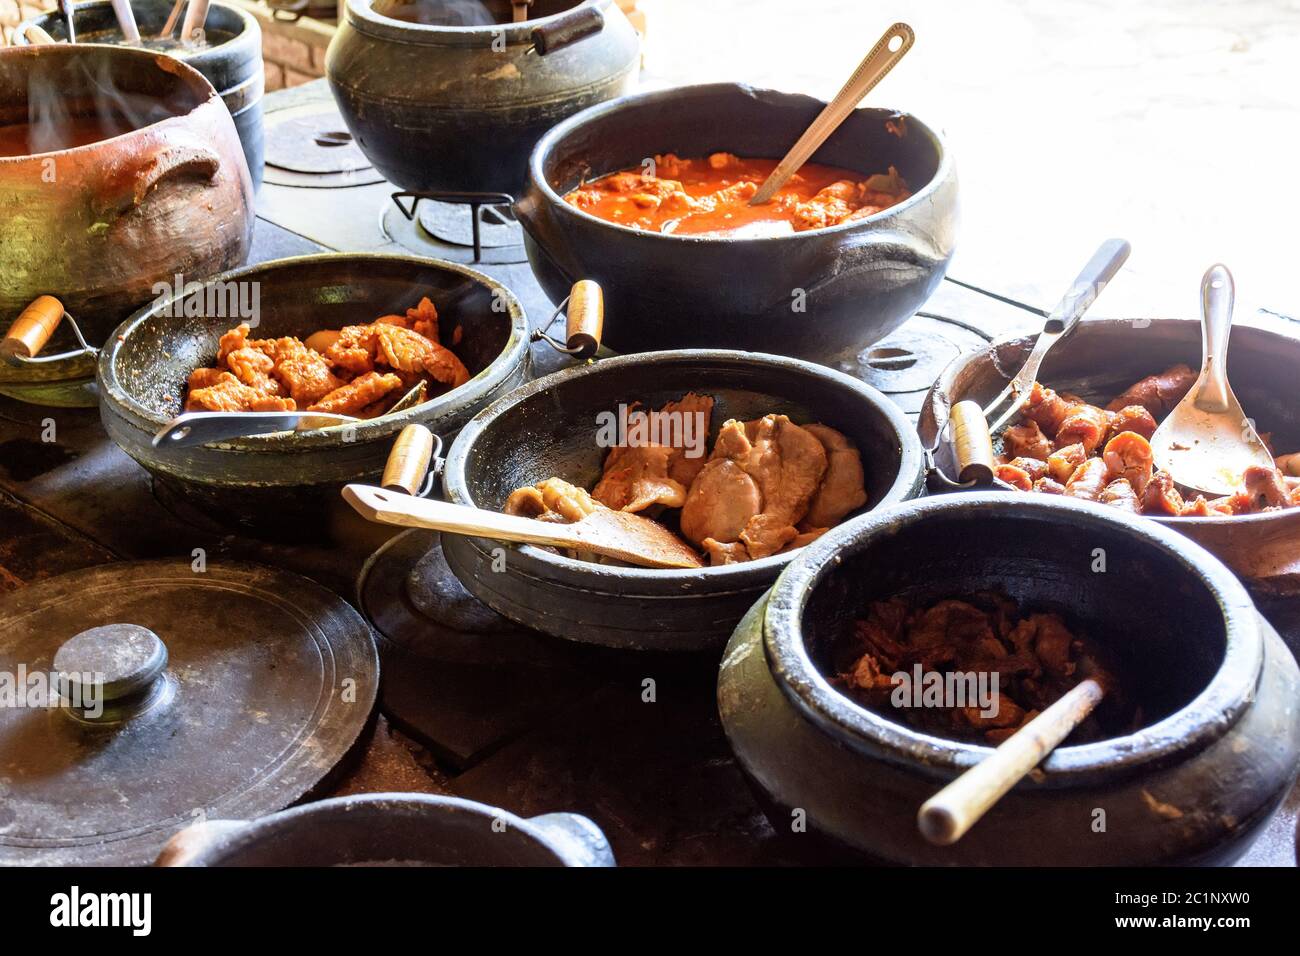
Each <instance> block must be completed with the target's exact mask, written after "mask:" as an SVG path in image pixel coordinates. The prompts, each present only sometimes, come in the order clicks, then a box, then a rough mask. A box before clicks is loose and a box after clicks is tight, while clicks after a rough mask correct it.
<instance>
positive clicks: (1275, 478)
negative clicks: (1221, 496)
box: [1241, 465, 1291, 511]
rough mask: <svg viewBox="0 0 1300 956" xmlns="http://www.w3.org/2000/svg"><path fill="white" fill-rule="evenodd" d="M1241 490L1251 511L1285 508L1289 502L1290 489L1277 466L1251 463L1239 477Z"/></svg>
mask: <svg viewBox="0 0 1300 956" xmlns="http://www.w3.org/2000/svg"><path fill="white" fill-rule="evenodd" d="M1241 492H1242V494H1243V495H1244V497H1245V498H1246V502H1245V503H1246V504H1247V505H1248V506H1249V509H1250V510H1252V511H1259V510H1262V509H1264V508H1286V507H1289V506H1290V504H1291V489H1290V488H1288V487H1287V483H1286V478H1285V476H1284V475H1283V474H1282V472H1281V471H1280V470H1279V469H1277V468H1264V467H1263V466H1261V465H1251V466H1250V467H1249V468H1247V469H1246V473H1245V474H1244V475H1242V477H1241Z"/></svg>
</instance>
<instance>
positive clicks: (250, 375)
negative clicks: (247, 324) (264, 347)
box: [226, 346, 285, 396]
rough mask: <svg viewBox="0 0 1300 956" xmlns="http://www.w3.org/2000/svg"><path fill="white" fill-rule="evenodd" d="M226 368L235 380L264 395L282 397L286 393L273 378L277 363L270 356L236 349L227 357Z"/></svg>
mask: <svg viewBox="0 0 1300 956" xmlns="http://www.w3.org/2000/svg"><path fill="white" fill-rule="evenodd" d="M226 367H227V368H229V369H230V371H231V372H233V373H234V376H235V378H237V379H239V380H240V381H241V382H243V383H244V384H245V385H247V386H248V387H249V388H252V389H255V390H256V391H259V392H261V393H262V394H263V395H276V396H280V395H283V394H284V393H285V389H284V388H283V387H281V385H280V383H279V382H278V381H277V380H276V379H274V378H272V377H271V372H272V371H273V370H274V369H275V363H274V362H273V361H271V358H270V356H268V355H265V354H263V353H262V352H260V351H258V350H257V349H255V348H249V347H248V346H245V347H244V348H242V349H235V351H233V352H231V353H230V354H229V355H227V356H226Z"/></svg>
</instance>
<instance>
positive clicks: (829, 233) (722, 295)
mask: <svg viewBox="0 0 1300 956" xmlns="http://www.w3.org/2000/svg"><path fill="white" fill-rule="evenodd" d="M824 106H825V104H824V103H822V102H819V101H817V100H815V99H812V98H811V97H807V96H796V95H793V94H789V93H778V92H775V91H773V90H759V89H754V88H752V87H749V86H744V85H740V84H736V83H716V84H710V85H707V86H688V87H682V88H678V89H670V90H659V91H655V92H651V93H640V94H636V95H634V96H628V97H624V98H623V99H620V100H617V101H615V102H613V103H606V104H603V105H601V106H596V107H592V108H591V109H588V110H585V111H583V112H582V113H580V114H578V115H577V116H574V117H572V118H571V119H568V120H566V121H565V122H563V123H561V124H559V125H558V126H556V127H555V128H554V129H552V130H551V131H550V132H549V133H547V134H546V135H545V136H544V137H542V139H541V141H540V142H538V144H537V148H536V149H535V150H533V155H532V158H531V160H530V161H529V180H528V188H527V192H526V194H525V195H524V197H523V199H522V200H521V201H520V202H519V203H518V205H517V206H516V209H515V212H516V215H517V216H518V218H519V220H520V222H521V223H522V225H523V226H524V229H525V243H526V246H527V250H528V259H529V262H530V263H531V264H532V267H533V271H534V272H535V273H536V275H537V278H538V281H539V282H540V283H541V285H542V288H543V289H545V290H546V292H547V294H548V295H550V296H551V297H552V299H555V298H558V296H559V295H561V294H563V293H562V290H563V289H565V288H567V287H568V285H569V284H570V283H571V282H572V281H573V279H574V278H577V277H589V278H592V279H595V280H596V281H597V282H599V283H600V284H601V285H602V286H603V287H604V289H605V297H606V300H607V302H608V305H609V309H610V312H611V314H613V315H617V316H618V317H619V319H620V321H619V323H618V326H617V328H611V329H610V331H609V334H608V336H607V338H608V341H609V346H610V348H612V349H614V350H615V351H620V352H632V351H644V350H648V349H664V348H694V347H727V348H729V347H741V348H746V349H753V350H755V351H763V352H772V353H776V354H780V355H797V356H800V357H803V358H814V359H817V360H819V361H822V362H824V363H825V364H832V361H833V360H834V358H836V357H837V356H839V355H840V354H842V353H844V352H846V351H848V350H852V351H853V353H854V354H855V355H856V353H857V352H858V351H860V350H861V349H862V347H863V346H865V345H867V344H869V343H871V342H874V341H876V340H877V339H880V338H883V337H884V336H885V335H887V334H888V333H889V332H891V331H893V330H894V329H895V328H897V327H898V326H899V325H901V324H902V323H903V322H905V321H906V320H907V319H908V318H909V317H911V315H912V314H913V313H914V312H915V311H916V309H917V308H918V307H919V306H920V305H921V303H922V302H924V301H925V300H926V299H927V298H928V297H929V296H930V294H931V293H932V292H933V291H934V288H935V286H936V285H937V284H938V283H939V281H940V280H941V279H942V278H943V274H944V272H945V270H946V269H947V266H948V260H949V259H950V258H951V256H952V253H953V247H954V243H955V239H956V222H957V178H956V172H955V170H954V167H953V163H952V160H951V158H950V157H949V156H948V152H947V147H946V146H945V144H944V142H943V140H942V139H941V138H940V137H939V135H938V134H937V133H935V132H934V131H932V130H931V129H930V128H929V127H927V126H926V125H925V124H924V123H922V122H921V121H920V120H918V119H917V118H916V117H914V116H910V115H907V114H901V113H896V112H894V111H892V110H884V109H859V110H857V111H855V112H854V113H853V115H852V116H850V117H849V118H848V119H847V120H845V122H844V123H843V125H841V126H840V128H839V129H838V130H837V131H836V132H835V134H834V135H833V136H831V138H830V139H829V140H828V141H827V142H826V144H825V145H824V146H822V148H821V149H819V150H818V151H817V153H815V154H814V155H813V157H812V159H813V161H814V162H820V163H829V164H832V165H836V166H844V167H848V168H850V169H857V170H861V171H863V172H864V173H870V172H882V171H884V169H885V168H886V167H888V166H890V165H891V164H892V165H894V166H896V167H898V169H899V171H900V172H901V173H902V174H903V176H904V177H905V178H906V180H907V182H908V183H909V184H910V185H911V186H912V188H913V189H914V190H915V193H914V194H913V195H912V196H911V198H909V199H907V200H905V201H904V202H901V203H899V204H898V205H896V206H893V207H891V208H889V209H886V210H884V211H882V212H880V213H878V214H877V215H875V216H870V217H868V218H866V219H862V220H860V221H856V222H848V223H844V224H842V225H839V226H833V227H831V228H829V229H818V230H813V231H809V232H802V233H795V234H794V235H789V236H777V237H771V238H763V239H722V238H710V237H704V236H678V235H672V234H663V233H655V232H645V231H641V230H636V229H629V228H626V227H624V226H619V225H615V224H614V223H610V222H606V221H604V220H602V219H597V218H596V217H595V216H592V215H590V214H588V213H586V212H583V211H582V210H580V209H575V208H574V207H572V206H570V205H569V204H568V203H566V202H564V200H563V198H562V196H563V194H564V193H566V192H568V191H569V190H570V189H572V188H573V187H575V186H577V185H578V184H579V183H580V182H582V181H583V180H584V179H592V178H594V177H597V176H601V175H603V174H605V173H609V172H613V171H615V170H619V169H626V168H628V167H630V166H637V165H639V164H640V163H641V162H642V160H643V159H644V158H645V157H648V156H654V155H656V154H659V153H666V152H674V153H677V154H678V155H681V156H700V155H704V154H708V153H712V152H717V151H719V150H725V151H728V152H732V153H736V154H738V155H741V156H747V157H770V158H779V157H780V156H782V155H783V154H784V153H785V152H786V150H787V149H788V148H789V147H790V145H791V144H793V143H794V141H795V140H796V139H798V137H799V135H800V134H801V133H802V132H803V130H804V129H805V128H806V127H807V126H808V124H809V123H810V122H811V121H812V120H813V118H814V117H815V116H816V115H817V114H818V112H820V110H821V109H822V108H823V107H824ZM894 131H901V135H899V134H898V133H896V132H894Z"/></svg>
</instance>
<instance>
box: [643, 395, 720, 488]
mask: <svg viewBox="0 0 1300 956" xmlns="http://www.w3.org/2000/svg"><path fill="white" fill-rule="evenodd" d="M712 416H713V396H711V395H699V394H697V393H695V392H687V393H686V394H685V395H683V396H682V397H681V398H680V399H679V400H677V401H675V402H665V403H664V405H663V407H662V408H660V409H659V410H658V411H655V412H651V413H650V417H651V419H652V432H651V433H652V434H654V435H658V436H659V441H660V442H661V443H663V444H667V445H669V446H671V448H672V453H671V454H670V455H669V456H668V477H669V478H671V479H672V480H673V481H675V482H677V483H678V484H680V485H681V486H682V487H683V488H690V487H691V483H692V482H693V481H695V477H696V476H697V475H698V474H699V473H700V472H701V471H702V470H703V468H704V465H705V464H706V463H707V462H708V460H709V456H708V437H709V419H710V418H711V417H712ZM664 438H668V439H669V441H667V442H664V441H663V439H664ZM692 445H695V447H691V446H692ZM692 453H695V454H692Z"/></svg>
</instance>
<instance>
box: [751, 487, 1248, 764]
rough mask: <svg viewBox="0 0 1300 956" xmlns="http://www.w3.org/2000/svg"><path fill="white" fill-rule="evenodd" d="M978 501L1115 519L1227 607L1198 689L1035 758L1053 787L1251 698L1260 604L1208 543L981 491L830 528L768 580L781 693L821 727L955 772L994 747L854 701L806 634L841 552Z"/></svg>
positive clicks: (1195, 730) (1221, 722)
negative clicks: (1117, 733) (1135, 724)
mask: <svg viewBox="0 0 1300 956" xmlns="http://www.w3.org/2000/svg"><path fill="white" fill-rule="evenodd" d="M972 510H974V511H976V512H978V513H979V514H980V516H981V517H982V518H983V519H984V520H994V519H996V518H999V517H1017V516H1023V515H1024V514H1025V512H1026V511H1027V510H1028V511H1031V512H1032V511H1035V510H1037V511H1039V512H1041V513H1042V514H1043V515H1044V516H1045V517H1048V518H1053V519H1055V520H1057V521H1068V522H1070V523H1075V524H1079V523H1082V524H1086V525H1093V526H1101V525H1109V526H1110V527H1111V528H1112V529H1114V530H1116V531H1122V532H1123V533H1125V534H1128V535H1131V536H1132V537H1134V538H1137V539H1139V540H1140V541H1142V542H1144V543H1145V545H1146V546H1148V547H1154V548H1158V549H1160V550H1162V551H1164V552H1165V553H1166V554H1167V555H1169V556H1170V557H1172V558H1173V559H1174V560H1176V561H1177V562H1178V563H1179V564H1180V565H1182V567H1183V568H1184V569H1185V570H1186V571H1187V573H1188V574H1190V575H1193V576H1194V577H1195V578H1197V579H1199V582H1200V583H1201V584H1202V585H1203V586H1204V587H1205V588H1206V589H1207V590H1208V591H1209V592H1210V594H1211V596H1212V597H1213V598H1214V600H1215V603H1216V604H1218V606H1219V607H1220V609H1221V610H1222V612H1223V619H1224V630H1225V645H1224V654H1223V661H1222V663H1221V664H1220V666H1219V669H1218V670H1217V671H1216V672H1215V674H1214V676H1213V677H1212V678H1211V679H1210V681H1209V683H1208V684H1206V686H1205V687H1204V688H1203V689H1202V690H1201V692H1200V693H1198V694H1197V695H1196V696H1195V697H1194V698H1193V699H1192V700H1190V701H1188V702H1187V703H1186V704H1184V705H1183V706H1182V707H1181V708H1180V709H1178V710H1177V711H1175V712H1174V713H1172V714H1169V715H1168V716H1166V717H1164V718H1162V719H1161V720H1159V721H1157V722H1156V723H1154V724H1150V725H1148V726H1146V727H1143V728H1141V729H1139V730H1137V731H1135V732H1133V733H1131V734H1126V735H1124V736H1121V737H1109V738H1106V739H1104V740H1100V741H1096V742H1093V743H1088V744H1080V745H1074V746H1067V747H1058V748H1057V749H1056V750H1054V751H1053V752H1052V754H1051V755H1050V756H1049V757H1048V759H1047V760H1046V761H1044V762H1043V763H1042V764H1040V767H1041V770H1042V772H1043V773H1044V774H1045V780H1044V782H1045V783H1046V784H1048V785H1049V786H1050V785H1053V784H1056V785H1062V784H1070V783H1075V782H1078V781H1081V780H1083V779H1085V778H1094V777H1096V776H1097V775H1098V774H1105V773H1107V772H1115V771H1119V770H1123V771H1127V770H1131V769H1133V768H1135V767H1139V766H1142V765H1145V764H1149V763H1152V762H1154V761H1160V760H1165V759H1168V758H1171V757H1173V756H1174V755H1176V754H1179V753H1183V752H1186V751H1189V750H1199V749H1200V748H1202V747H1205V746H1207V745H1208V744H1209V743H1211V742H1212V741H1213V740H1215V739H1217V738H1218V737H1220V736H1222V735H1223V734H1224V733H1225V732H1226V731H1227V730H1228V729H1229V728H1230V727H1231V726H1232V725H1234V724H1235V723H1236V722H1237V720H1238V719H1239V718H1240V717H1241V715H1242V713H1243V712H1244V711H1245V710H1246V708H1247V707H1249V706H1250V703H1251V701H1252V699H1253V698H1254V694H1255V686H1256V684H1257V683H1258V681H1259V678H1260V673H1261V669H1262V667H1263V656H1264V643H1263V636H1262V634H1261V631H1260V627H1259V618H1258V612H1257V611H1256V609H1255V606H1254V604H1253V603H1252V602H1251V600H1250V597H1249V596H1248V595H1247V593H1246V589H1245V587H1244V586H1243V585H1242V584H1241V582H1239V581H1238V580H1237V579H1236V578H1235V577H1234V576H1233V575H1232V573H1231V572H1230V571H1229V570H1228V569H1227V568H1226V567H1224V565H1223V564H1222V563H1221V562H1220V561H1219V560H1218V559H1217V558H1215V557H1214V556H1213V555H1212V554H1210V552H1208V551H1206V550H1205V549H1204V548H1202V547H1201V546H1200V545H1198V544H1196V543H1195V542H1193V541H1191V540H1190V539H1188V538H1186V537H1184V536H1182V535H1180V534H1178V533H1177V532H1174V531H1172V530H1170V529H1168V528H1164V527H1161V526H1160V525H1158V524H1156V523H1154V522H1144V521H1141V520H1140V519H1138V518H1136V517H1130V516H1128V515H1124V514H1121V513H1111V512H1114V511H1115V509H1112V508H1107V507H1106V506H1105V505H1099V504H1096V503H1095V502H1090V501H1075V500H1069V499H1063V498H1057V497H1053V496H1044V497H1043V499H1042V500H1018V499H1015V498H1008V497H1007V496H1006V495H1005V494H1003V493H1001V492H996V491H992V492H990V491H982V492H971V493H968V494H961V495H940V496H937V497H930V498H921V499H917V500H915V501H910V502H905V503H903V504H902V505H899V506H896V507H894V508H891V509H889V511H888V512H887V513H885V514H868V515H865V516H863V517H862V518H858V519H855V520H854V521H852V522H850V523H849V524H846V525H842V526H840V527H839V528H833V529H832V530H831V531H829V532H828V533H827V534H825V535H824V536H823V537H822V538H820V539H818V540H817V541H814V542H813V543H812V544H810V545H809V546H808V547H807V548H806V549H805V550H804V553H803V554H802V555H801V556H799V557H798V558H797V559H796V560H795V561H793V562H791V564H790V566H789V567H787V568H786V569H785V571H784V572H783V573H782V574H781V576H780V577H779V578H778V579H777V581H776V583H775V584H774V585H773V586H772V590H771V592H769V594H768V599H767V606H766V607H765V608H764V611H763V617H762V629H763V635H762V636H763V646H764V649H765V652H766V654H767V659H768V662H769V666H770V667H771V669H772V674H773V677H774V679H775V680H776V682H777V684H778V686H779V687H780V688H781V690H782V692H783V693H784V694H785V695H786V697H787V698H788V699H790V700H791V701H792V702H793V703H794V705H795V707H796V708H797V709H798V710H799V711H801V712H802V713H803V714H804V715H805V716H806V717H808V718H809V719H810V720H811V721H812V722H813V723H814V724H815V725H817V726H818V727H819V728H820V729H822V730H824V731H826V732H827V733H829V734H830V735H831V736H832V737H834V738H835V739H836V740H839V741H842V742H843V743H845V744H847V745H848V746H849V747H851V748H853V749H854V750H856V751H858V752H861V753H865V754H867V755H869V756H873V757H876V756H882V755H883V756H884V757H885V758H886V759H890V760H892V761H895V762H898V763H915V762H916V761H920V762H921V763H923V764H925V765H928V766H930V767H933V768H935V769H937V770H941V771H948V772H950V773H955V772H960V771H962V770H966V769H968V768H970V767H972V766H974V765H975V764H976V763H978V762H979V761H981V760H983V759H984V758H985V757H987V756H988V755H989V754H991V753H992V752H993V749H994V748H992V747H989V746H985V745H980V744H973V743H967V742H964V741H959V740H952V739H949V738H945V737H937V736H933V735H930V734H925V733H922V732H920V731H917V730H913V729H912V728H910V727H908V726H907V725H905V724H902V723H899V722H896V721H893V720H890V719H889V718H887V717H885V716H883V715H881V714H877V713H874V712H873V711H870V710H868V709H867V708H865V707H863V706H861V705H860V704H858V703H856V702H855V701H853V700H852V699H851V698H850V697H848V696H847V695H846V694H843V693H841V692H840V691H838V690H836V689H835V688H834V687H832V686H831V684H830V681H829V680H827V678H826V677H825V676H824V675H823V674H822V673H821V671H820V669H819V668H818V667H817V666H816V665H815V664H814V663H813V662H812V659H811V657H810V656H809V654H808V649H807V646H806V642H805V640H804V637H803V615H804V612H805V610H806V608H807V606H808V601H809V598H810V596H811V594H812V592H813V590H814V589H815V588H816V587H817V585H818V584H819V583H820V582H821V581H822V580H823V579H824V578H825V577H826V576H827V575H828V574H829V573H830V572H832V571H833V570H834V569H835V568H836V567H838V565H839V564H840V563H841V561H842V560H843V558H844V557H845V556H846V555H849V554H857V553H861V552H862V551H865V550H866V549H867V548H868V547H869V546H870V544H871V543H872V542H873V541H875V540H877V539H880V538H885V537H890V536H893V535H894V534H896V533H898V531H899V530H901V529H903V528H906V527H907V526H909V525H912V524H916V523H920V522H923V521H925V520H926V519H928V518H930V517H932V516H936V515H937V516H944V515H946V514H951V513H954V512H956V513H958V514H969V513H970V512H971V511H972Z"/></svg>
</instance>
